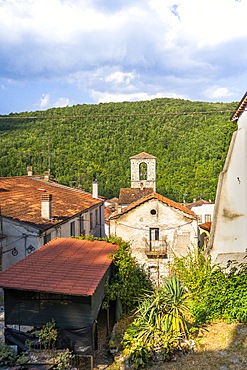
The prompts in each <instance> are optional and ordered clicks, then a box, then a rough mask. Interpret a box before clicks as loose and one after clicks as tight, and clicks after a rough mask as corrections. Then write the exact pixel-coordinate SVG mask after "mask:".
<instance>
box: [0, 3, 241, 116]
mask: <svg viewBox="0 0 247 370" xmlns="http://www.w3.org/2000/svg"><path fill="white" fill-rule="evenodd" d="M246 14H247V1H235V0H217V1H215V0H208V1H205V0H125V1H123V0H118V1H115V0H109V1H107V2H106V1H105V0H6V1H3V0H0V55H1V59H0V80H1V82H2V81H8V80H11V81H13V84H17V83H19V85H18V86H19V90H18V91H21V90H20V89H21V85H22V86H23V87H22V88H23V89H24V87H25V86H26V85H29V86H32V88H33V89H36V90H37V91H38V92H37V93H36V95H35V96H34V94H33V93H32V92H30V93H29V96H30V100H31V99H33V100H35V101H36V102H37V101H38V96H39V94H40V95H41V92H42V91H52V94H53V96H56V97H61V98H59V99H58V98H54V100H52V98H51V96H49V94H45V95H44V97H43V98H42V99H41V100H40V102H39V107H41V108H42V109H46V107H50V106H51V105H52V106H56V104H58V106H63V104H64V105H70V104H71V103H70V102H71V101H72V100H73V102H75V103H77V102H82V96H83V99H85V100H86V101H87V102H89V101H91V100H92V99H93V102H94V101H95V100H97V101H103V100H104V99H106V100H109V98H112V99H118V101H119V99H124V100H125V99H126V100H133V99H137V100H139V99H140V97H143V99H145V98H147V99H148V97H149V96H151V97H152V96H154V97H155V96H157V95H158V96H159V94H163V96H179V97H180V96H186V98H189V99H192V100H193V99H194V100H201V99H205V98H206V99H208V98H209V99H210V100H212V99H230V98H231V97H233V98H234V94H236V93H237V94H238V96H239V95H241V93H240V91H245V89H246V87H245V86H244V85H245V79H244V78H241V76H242V75H243V74H245V70H246V63H247V53H245V51H244V50H246V39H247V28H246V22H245V18H246ZM239 50H241V55H240V52H239ZM42 83H43V85H44V87H43V86H42ZM49 84H52V88H50V86H49ZM8 87H9V84H6V90H8ZM63 88H67V89H68V90H66V93H65V92H64V91H63ZM72 88H74V94H73V93H71V95H68V93H67V91H69V92H71V91H72ZM233 88H234V91H233ZM0 91H2V88H1V90H0ZM92 91H93V94H92V93H91V92H92ZM11 93H12V91H11ZM9 95H11V94H9ZM76 95H77V96H76ZM24 96H26V97H27V91H26V92H25V94H23V99H24ZM71 96H73V98H72V97H71ZM104 96H105V97H104ZM6 97H7V95H6ZM92 97H94V98H92ZM6 99H7V98H6ZM13 100H14V99H13ZM16 100H17V99H16ZM0 101H1V97H0ZM19 101H20V99H19ZM0 104H1V103H0ZM23 104H24V103H23ZM32 106H34V103H32ZM24 110H26V108H24Z"/></svg>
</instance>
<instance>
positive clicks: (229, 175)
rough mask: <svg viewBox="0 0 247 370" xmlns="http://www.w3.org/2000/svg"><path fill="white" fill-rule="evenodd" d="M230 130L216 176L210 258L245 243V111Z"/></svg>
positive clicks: (244, 247)
mask: <svg viewBox="0 0 247 370" xmlns="http://www.w3.org/2000/svg"><path fill="white" fill-rule="evenodd" d="M238 127H239V128H238V130H237V131H236V132H235V133H234V134H233V137H232V141H231V144H230V147H229V150H228V154H227V158H226V162H225V166H224V169H223V171H222V173H221V174H220V177H219V182H218V188H217V194H216V201H215V212H214V222H213V224H212V230H211V237H210V243H209V250H210V254H211V256H212V261H214V260H215V258H216V257H217V255H218V254H219V253H235V252H244V251H245V249H246V247H247V221H246V212H247V203H246V196H247V168H246V167H247V131H246V127H247V114H246V112H244V113H243V114H242V116H241V117H240V119H239V122H238Z"/></svg>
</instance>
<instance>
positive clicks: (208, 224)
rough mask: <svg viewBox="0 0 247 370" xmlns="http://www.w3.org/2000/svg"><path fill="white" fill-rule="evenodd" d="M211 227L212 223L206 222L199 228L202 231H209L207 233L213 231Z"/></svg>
mask: <svg viewBox="0 0 247 370" xmlns="http://www.w3.org/2000/svg"><path fill="white" fill-rule="evenodd" d="M211 226H212V222H204V223H203V224H200V225H199V227H200V228H201V229H204V230H207V231H210V230H211Z"/></svg>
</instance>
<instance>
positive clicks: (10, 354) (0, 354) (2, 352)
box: [0, 343, 17, 366]
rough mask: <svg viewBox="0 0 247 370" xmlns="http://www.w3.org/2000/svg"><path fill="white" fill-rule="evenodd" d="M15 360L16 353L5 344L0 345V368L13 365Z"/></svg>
mask: <svg viewBox="0 0 247 370" xmlns="http://www.w3.org/2000/svg"><path fill="white" fill-rule="evenodd" d="M16 358H17V354H16V351H15V350H14V349H13V348H11V347H9V346H8V345H7V344H4V343H0V366H4V365H11V364H14V363H15V361H16Z"/></svg>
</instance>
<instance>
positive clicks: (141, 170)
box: [139, 162, 148, 180]
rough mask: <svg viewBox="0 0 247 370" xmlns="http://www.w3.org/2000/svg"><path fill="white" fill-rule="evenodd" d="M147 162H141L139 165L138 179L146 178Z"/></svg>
mask: <svg viewBox="0 0 247 370" xmlns="http://www.w3.org/2000/svg"><path fill="white" fill-rule="evenodd" d="M147 168H148V166H147V163H145V162H142V163H140V165H139V180H147Z"/></svg>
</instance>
